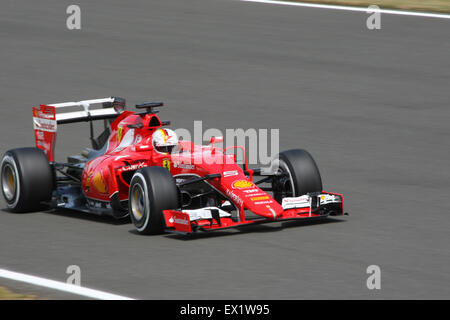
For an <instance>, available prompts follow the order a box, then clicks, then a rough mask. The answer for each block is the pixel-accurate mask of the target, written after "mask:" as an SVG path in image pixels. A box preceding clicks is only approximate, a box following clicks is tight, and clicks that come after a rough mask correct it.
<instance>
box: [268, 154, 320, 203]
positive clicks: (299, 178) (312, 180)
mask: <svg viewBox="0 0 450 320" xmlns="http://www.w3.org/2000/svg"><path fill="white" fill-rule="evenodd" d="M278 161H279V163H278V164H279V170H280V171H282V172H285V173H286V174H287V175H286V177H285V178H281V179H280V180H275V181H274V183H273V185H272V187H273V188H274V196H275V199H276V200H277V201H278V202H280V203H281V199H282V198H283V197H286V196H291V197H298V196H301V195H304V194H307V193H310V192H320V191H322V178H321V176H320V172H319V169H318V167H317V164H316V162H315V161H314V159H313V157H312V156H311V154H309V152H308V151H306V150H302V149H292V150H287V151H283V152H281V153H280V154H279V159H278ZM275 190H278V191H275Z"/></svg>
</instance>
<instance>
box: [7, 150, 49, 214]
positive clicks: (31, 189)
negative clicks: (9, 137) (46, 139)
mask: <svg viewBox="0 0 450 320" xmlns="http://www.w3.org/2000/svg"><path fill="white" fill-rule="evenodd" d="M0 168H1V179H0V180H1V189H2V193H3V197H4V198H5V201H6V205H7V207H8V209H9V210H10V211H12V212H29V211H37V210H39V209H41V202H43V201H49V200H50V199H51V197H52V192H53V188H54V179H53V170H52V168H51V166H50V164H49V162H48V158H47V156H46V155H45V153H44V152H43V151H42V150H41V149H38V148H20V149H13V150H9V151H7V152H6V153H5V155H4V156H3V159H2V162H1V165H0Z"/></svg>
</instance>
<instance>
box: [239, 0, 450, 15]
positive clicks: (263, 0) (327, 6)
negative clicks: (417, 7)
mask: <svg viewBox="0 0 450 320" xmlns="http://www.w3.org/2000/svg"><path fill="white" fill-rule="evenodd" d="M240 1H244V2H258V3H268V4H277V5H283V6H295V7H308V8H319V9H332V10H345V11H358V12H366V13H369V12H370V13H374V12H380V13H386V14H397V15H403V16H415V17H427V18H440V19H450V14H439V13H428V12H414V11H403V10H389V9H379V10H374V9H369V8H363V7H353V6H339V5H331V4H317V3H307V2H291V1H276V0H240Z"/></svg>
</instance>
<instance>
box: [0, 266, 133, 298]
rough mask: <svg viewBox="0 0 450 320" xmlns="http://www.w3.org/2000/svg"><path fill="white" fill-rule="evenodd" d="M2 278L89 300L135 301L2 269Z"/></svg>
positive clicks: (0, 270) (0, 275)
mask: <svg viewBox="0 0 450 320" xmlns="http://www.w3.org/2000/svg"><path fill="white" fill-rule="evenodd" d="M0 277H1V278H6V279H10V280H15V281H21V282H26V283H30V284H33V285H36V286H40V287H46V288H51V289H55V290H60V291H65V292H69V293H72V294H76V295H80V296H85V297H88V298H94V299H100V300H134V299H132V298H128V297H124V296H118V295H116V294H112V293H107V292H103V291H99V290H94V289H89V288H84V287H80V286H77V285H74V284H68V283H65V282H60V281H55V280H50V279H45V278H40V277H36V276H30V275H27V274H24V273H18V272H13V271H9V270H5V269H0Z"/></svg>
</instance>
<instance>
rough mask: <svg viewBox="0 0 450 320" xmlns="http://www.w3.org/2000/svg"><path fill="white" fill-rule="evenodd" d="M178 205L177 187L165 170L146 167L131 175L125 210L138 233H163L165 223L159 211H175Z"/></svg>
mask: <svg viewBox="0 0 450 320" xmlns="http://www.w3.org/2000/svg"><path fill="white" fill-rule="evenodd" d="M179 206H180V205H179V192H178V188H177V186H176V184H175V180H174V179H173V176H172V175H171V174H170V172H169V171H168V170H167V169H166V168H163V167H146V168H142V169H139V170H138V171H136V173H135V174H134V175H133V178H132V179H131V182H130V190H129V199H128V209H129V212H130V217H131V220H132V221H133V224H134V226H135V227H136V230H137V231H138V232H139V233H141V234H161V233H163V232H164V228H165V222H164V215H163V212H162V211H163V210H167V209H176V208H178V207H179Z"/></svg>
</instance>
